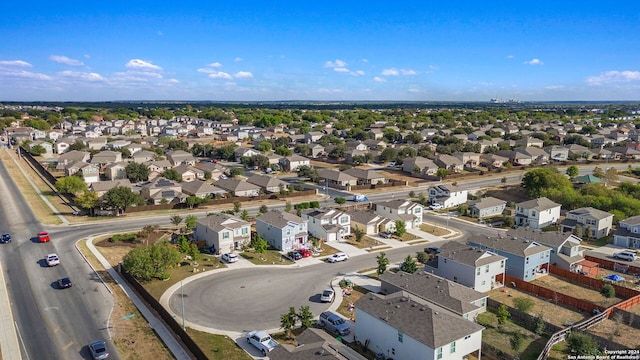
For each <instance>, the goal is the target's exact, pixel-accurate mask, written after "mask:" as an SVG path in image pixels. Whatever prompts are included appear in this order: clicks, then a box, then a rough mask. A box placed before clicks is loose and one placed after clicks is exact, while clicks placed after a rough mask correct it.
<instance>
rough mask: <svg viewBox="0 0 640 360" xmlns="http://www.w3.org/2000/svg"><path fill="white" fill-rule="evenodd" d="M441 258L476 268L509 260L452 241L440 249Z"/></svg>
mask: <svg viewBox="0 0 640 360" xmlns="http://www.w3.org/2000/svg"><path fill="white" fill-rule="evenodd" d="M438 256H440V257H445V258H447V259H451V260H453V261H456V262H459V263H461V264H465V265H469V266H472V267H474V268H476V267H479V266H483V265H488V264H492V263H494V262H499V261H502V260H506V259H507V258H506V257H504V256H501V255H498V254H494V253H492V252H490V251H486V250H481V249H478V248H474V247H472V246H469V245H464V244H461V243H459V242H455V241H450V242H448V243H445V244H443V245H442V246H441V247H440V254H438Z"/></svg>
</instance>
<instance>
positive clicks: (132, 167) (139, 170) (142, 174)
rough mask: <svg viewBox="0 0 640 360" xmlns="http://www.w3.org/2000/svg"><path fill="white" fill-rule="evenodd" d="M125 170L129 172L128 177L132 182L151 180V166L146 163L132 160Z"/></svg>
mask: <svg viewBox="0 0 640 360" xmlns="http://www.w3.org/2000/svg"><path fill="white" fill-rule="evenodd" d="M124 171H125V172H126V173H127V178H128V179H129V180H130V181H131V182H139V181H147V180H149V167H148V166H147V165H145V164H141V163H136V162H130V163H129V164H128V165H127V167H125V168H124Z"/></svg>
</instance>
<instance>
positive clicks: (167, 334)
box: [3, 237, 191, 360]
mask: <svg viewBox="0 0 640 360" xmlns="http://www.w3.org/2000/svg"><path fill="white" fill-rule="evenodd" d="M93 239H94V238H93V237H90V238H88V239H87V240H86V244H87V247H88V248H89V250H90V251H91V252H92V253H93V255H95V257H96V258H97V259H98V261H100V263H101V264H102V266H104V268H105V269H107V271H108V272H109V275H111V277H112V278H113V279H114V280H115V282H116V283H117V284H118V286H120V288H121V289H122V291H124V293H125V294H126V295H127V297H128V298H129V299H131V302H132V303H133V304H134V305H135V306H136V307H137V308H138V310H139V311H140V313H142V316H144V318H145V319H146V320H147V321H148V322H149V326H150V327H151V328H152V329H153V330H155V332H156V333H157V334H158V336H159V337H160V338H161V339H162V342H164V344H165V345H166V346H167V348H168V349H169V351H170V352H171V353H172V354H173V356H174V357H175V358H176V359H178V360H190V359H191V356H189V354H188V353H187V352H186V351H185V350H184V348H183V347H182V345H181V344H180V343H179V342H178V341H177V340H176V339H175V337H174V336H173V333H172V332H171V330H169V329H168V328H167V327H166V326H165V324H164V323H163V322H162V321H161V320H160V319H158V318H157V317H155V316H154V315H153V313H152V312H151V311H150V310H149V309H148V308H147V306H146V305H145V303H144V302H143V301H142V300H141V299H140V298H139V297H138V295H137V294H136V293H135V292H134V291H133V290H132V289H131V288H130V287H129V285H128V284H127V282H126V281H124V279H122V277H121V276H120V274H119V273H118V272H117V271H116V270H115V269H113V268H112V267H111V264H109V262H108V261H107V259H105V258H104V256H102V254H101V253H100V251H98V250H97V249H96V247H95V246H94V245H93ZM3 359H4V358H3Z"/></svg>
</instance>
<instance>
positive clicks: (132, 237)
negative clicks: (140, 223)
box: [111, 233, 138, 242]
mask: <svg viewBox="0 0 640 360" xmlns="http://www.w3.org/2000/svg"><path fill="white" fill-rule="evenodd" d="M137 238H138V235H137V234H132V233H129V234H115V235H113V236H111V240H112V242H116V241H125V242H134V241H136V239H137Z"/></svg>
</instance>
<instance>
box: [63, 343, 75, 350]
mask: <svg viewBox="0 0 640 360" xmlns="http://www.w3.org/2000/svg"><path fill="white" fill-rule="evenodd" d="M71 345H73V341H71V342H69V343H68V344H67V345H65V346H63V347H62V350H64V351H67V349H68V348H70V347H71Z"/></svg>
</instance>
